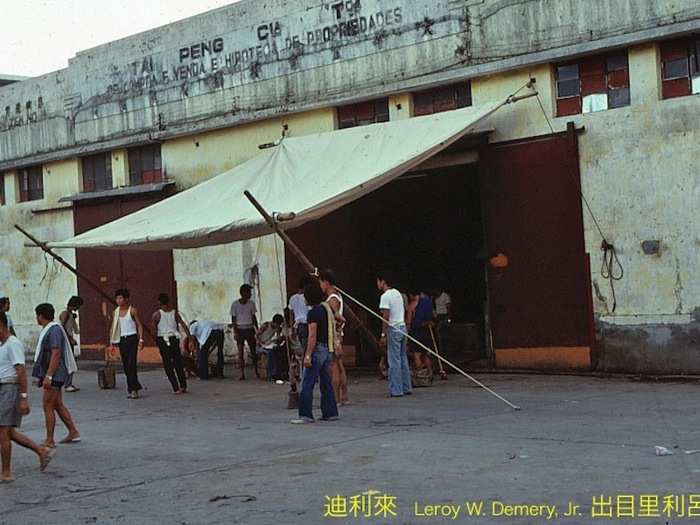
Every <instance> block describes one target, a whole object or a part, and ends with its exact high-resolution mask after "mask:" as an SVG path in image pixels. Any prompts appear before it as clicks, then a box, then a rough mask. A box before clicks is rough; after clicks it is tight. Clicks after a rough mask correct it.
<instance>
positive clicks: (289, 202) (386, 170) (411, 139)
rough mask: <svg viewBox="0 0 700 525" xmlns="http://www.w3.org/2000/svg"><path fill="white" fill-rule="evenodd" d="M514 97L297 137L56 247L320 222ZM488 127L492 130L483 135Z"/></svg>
mask: <svg viewBox="0 0 700 525" xmlns="http://www.w3.org/2000/svg"><path fill="white" fill-rule="evenodd" d="M504 103H505V101H501V102H497V103H492V104H488V105H484V106H479V107H469V108H464V109H460V110H456V111H450V112H445V113H439V114H436V115H429V116H425V117H417V118H411V119H406V120H399V121H393V122H386V123H382V124H374V125H371V126H363V127H356V128H350V129H345V130H339V131H332V132H329V133H321V134H316V135H305V136H303V137H287V138H285V139H284V140H282V142H281V143H280V144H279V145H278V146H275V147H273V148H270V149H268V150H265V151H263V152H262V153H261V154H260V155H258V156H257V157H255V158H253V159H251V160H249V161H248V162H245V163H243V164H241V165H240V166H238V167H236V168H234V169H232V170H230V171H227V172H225V173H222V174H220V175H217V176H215V177H213V178H211V179H209V180H207V181H205V182H202V183H200V184H198V185H196V186H194V187H193V188H190V189H188V190H186V191H183V192H180V193H178V194H176V195H174V196H172V197H169V198H167V199H164V200H162V201H160V202H158V203H156V204H154V205H152V206H149V207H147V208H144V209H142V210H139V211H137V212H135V213H132V214H130V215H127V216H125V217H122V218H120V219H117V220H115V221H113V222H110V223H108V224H105V225H103V226H100V227H98V228H95V229H93V230H90V231H87V232H85V233H82V234H80V235H78V236H76V237H73V238H71V239H68V240H65V241H60V242H51V243H49V247H51V248H119V249H142V250H161V249H183V248H197V247H202V246H210V245H214V244H225V243H229V242H233V241H238V240H243V239H250V238H253V237H258V236H261V235H266V234H269V233H270V228H269V226H268V225H267V224H266V223H265V222H264V220H263V219H262V217H261V216H260V215H259V213H258V212H257V211H256V210H255V208H254V207H253V206H252V205H251V204H250V202H249V201H248V200H247V199H246V197H245V196H244V195H243V191H244V190H248V191H250V192H251V193H252V194H253V196H254V197H255V198H256V199H257V200H258V201H259V202H260V204H262V206H263V207H264V208H265V209H266V210H267V211H268V212H271V213H273V212H280V213H289V212H293V213H295V214H296V217H295V219H294V220H291V221H289V222H285V223H283V227H284V228H285V229H289V228H293V227H295V226H299V225H301V224H303V223H305V222H308V221H310V220H313V219H318V218H320V217H322V216H324V215H326V214H328V213H330V212H332V211H333V210H335V209H337V208H339V207H341V206H343V205H345V204H348V203H349V202H352V201H353V200H355V199H358V198H359V197H362V196H363V195H366V194H367V193H369V192H371V191H373V190H375V189H377V188H379V187H381V186H383V185H384V184H386V183H388V182H390V181H391V180H393V179H395V178H396V177H398V176H400V175H401V174H402V173H405V172H406V171H408V170H410V169H412V168H413V167H415V166H417V165H418V164H420V163H421V162H423V161H425V160H427V159H428V158H430V157H432V156H433V155H435V154H436V153H438V152H440V151H442V150H443V149H445V148H446V147H448V146H449V145H450V144H452V143H454V142H455V141H456V140H458V139H459V138H461V137H463V136H465V135H466V134H468V133H473V132H478V131H479V129H478V123H479V122H480V121H482V120H483V119H484V118H485V117H487V116H488V115H490V114H491V113H493V112H494V111H496V110H497V109H498V108H499V107H501V106H502V105H503V104H504ZM482 131H483V130H482Z"/></svg>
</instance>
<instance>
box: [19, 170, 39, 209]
mask: <svg viewBox="0 0 700 525" xmlns="http://www.w3.org/2000/svg"><path fill="white" fill-rule="evenodd" d="M17 180H18V182H19V202H28V201H37V200H40V199H43V198H44V170H43V169H42V167H41V166H32V167H31V168H26V169H23V170H19V171H18V172H17Z"/></svg>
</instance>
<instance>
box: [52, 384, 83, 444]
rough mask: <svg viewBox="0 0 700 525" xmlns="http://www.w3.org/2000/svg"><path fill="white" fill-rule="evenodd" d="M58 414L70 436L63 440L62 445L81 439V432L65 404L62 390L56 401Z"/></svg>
mask: <svg viewBox="0 0 700 525" xmlns="http://www.w3.org/2000/svg"><path fill="white" fill-rule="evenodd" d="M56 413H57V414H58V417H60V418H61V421H63V424H64V425H66V428H67V429H68V435H67V436H66V438H65V439H63V440H62V443H67V442H68V441H72V440H73V439H75V438H78V437H80V432H78V429H77V428H75V423H74V422H73V416H72V415H71V413H70V412H69V411H68V409H67V408H66V405H64V404H63V392H61V391H60V390H59V391H58V398H57V400H56Z"/></svg>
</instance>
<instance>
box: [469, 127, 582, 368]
mask: <svg viewBox="0 0 700 525" xmlns="http://www.w3.org/2000/svg"><path fill="white" fill-rule="evenodd" d="M481 164H482V166H481V187H482V202H483V213H484V229H485V238H486V248H487V253H488V257H489V258H491V257H495V256H497V255H498V254H503V255H505V257H506V258H507V266H505V267H503V268H498V267H495V266H494V265H492V264H489V261H487V267H488V289H489V301H490V322H491V331H492V342H493V347H494V350H495V358H496V364H497V365H498V366H503V367H517V368H588V367H590V348H591V345H592V340H591V329H590V327H591V322H592V312H591V308H590V301H589V296H590V286H589V284H588V283H589V276H588V273H587V272H588V270H587V262H588V261H587V254H586V253H585V245H584V238H583V219H582V207H581V197H580V193H579V189H578V185H579V184H580V182H579V171H578V148H577V136H576V132H575V130H574V129H573V128H570V130H569V132H567V133H566V134H561V135H557V136H554V137H547V138H541V139H535V140H529V141H522V142H515V143H506V144H501V145H498V144H496V145H492V146H490V147H489V148H488V149H487V150H486V151H485V152H484V155H483V157H482V162H481ZM501 261H502V262H503V261H505V259H501Z"/></svg>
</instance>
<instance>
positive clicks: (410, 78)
mask: <svg viewBox="0 0 700 525" xmlns="http://www.w3.org/2000/svg"><path fill="white" fill-rule="evenodd" d="M693 27H695V28H699V27H700V5H699V4H698V3H697V2H696V1H695V0H587V1H586V2H580V1H574V0H490V1H486V2H485V1H472V0H393V1H388V0H361V1H359V0H354V1H346V2H341V1H338V2H329V1H327V0H326V1H321V0H295V1H291V0H277V1H270V2H258V1H257V0H248V1H244V2H239V3H236V4H233V5H231V6H227V7H224V8H221V9H218V10H215V11H211V12H208V13H204V14H202V15H199V16H196V17H193V18H190V19H186V20H183V21H180V22H176V23H174V24H170V25H167V26H164V27H161V28H158V29H154V30H151V31H147V32H145V33H141V34H138V35H134V36H131V37H128V38H125V39H122V40H118V41H115V42H111V43H108V44H105V45H102V46H99V47H96V48H93V49H88V50H85V51H81V52H79V53H78V54H77V55H76V57H74V58H73V59H72V60H70V62H69V67H68V68H67V69H64V70H61V71H57V72H54V73H50V74H48V75H44V76H42V77H38V78H34V79H30V80H27V81H24V82H18V83H14V84H10V85H8V86H5V87H3V88H0V169H11V168H13V167H15V166H16V165H18V164H21V163H28V162H36V161H45V160H47V159H50V158H53V157H56V158H63V157H65V156H66V153H65V150H66V149H69V148H70V149H71V151H72V153H71V155H78V154H83V153H86V152H89V151H93V150H99V149H117V148H119V147H123V146H124V145H128V144H130V143H137V142H144V141H148V140H152V139H159V140H165V139H169V138H172V137H175V136H183V135H189V134H192V133H193V132H200V131H206V130H212V129H217V128H223V127H228V126H232V125H235V124H240V123H242V122H246V121H251V120H259V119H263V118H269V117H273V116H275V115H278V114H280V113H289V112H300V111H306V110H309V109H311V108H316V107H322V106H328V105H333V104H337V103H340V102H347V101H351V100H353V99H358V98H369V97H372V96H376V94H377V93H378V92H382V93H384V94H391V93H394V92H400V91H406V90H409V89H414V88H420V87H421V86H427V85H430V84H437V83H441V82H445V81H446V80H448V79H452V80H456V79H466V78H470V77H474V76H479V75H483V74H486V73H493V72H501V71H503V70H505V69H514V68H521V67H525V66H529V65H532V64H536V63H542V62H546V61H549V60H552V59H555V58H556V56H557V54H559V56H567V55H572V54H576V53H582V52H591V51H594V50H595V49H604V48H606V47H608V46H611V45H623V44H625V42H631V41H634V40H635V39H640V38H647V39H650V38H654V35H656V37H658V36H659V35H664V34H666V35H668V34H673V33H679V32H683V31H689V30H691V29H692V28H693ZM643 32H646V33H644V35H642V34H641V33H643ZM543 53H544V54H543ZM545 55H546V56H545Z"/></svg>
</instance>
